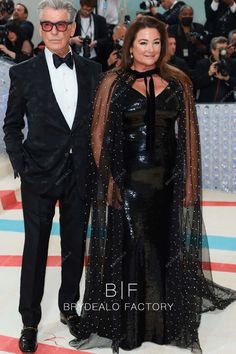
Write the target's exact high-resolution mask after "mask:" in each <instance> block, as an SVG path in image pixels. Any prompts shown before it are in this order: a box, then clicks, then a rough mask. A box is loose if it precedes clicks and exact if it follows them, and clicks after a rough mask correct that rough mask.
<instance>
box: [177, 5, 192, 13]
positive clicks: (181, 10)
mask: <svg viewBox="0 0 236 354" xmlns="http://www.w3.org/2000/svg"><path fill="white" fill-rule="evenodd" d="M185 9H191V10H192V11H193V14H194V10H193V8H192V6H190V5H183V6H181V8H180V10H179V15H181V14H182V12H183V11H184V10H185Z"/></svg>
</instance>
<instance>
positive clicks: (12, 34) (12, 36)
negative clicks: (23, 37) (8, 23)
mask: <svg viewBox="0 0 236 354" xmlns="http://www.w3.org/2000/svg"><path fill="white" fill-rule="evenodd" d="M7 38H8V39H9V41H11V42H15V41H16V40H17V34H16V33H15V32H11V31H8V34H7Z"/></svg>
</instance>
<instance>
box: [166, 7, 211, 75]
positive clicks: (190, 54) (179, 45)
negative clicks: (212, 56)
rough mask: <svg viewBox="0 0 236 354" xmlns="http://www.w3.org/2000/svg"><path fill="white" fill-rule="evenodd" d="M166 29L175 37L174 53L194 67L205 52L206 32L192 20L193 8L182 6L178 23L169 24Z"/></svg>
mask: <svg viewBox="0 0 236 354" xmlns="http://www.w3.org/2000/svg"><path fill="white" fill-rule="evenodd" d="M168 31H169V32H171V33H172V34H173V35H174V36H175V38H176V55H177V56H178V57H180V58H182V59H184V60H185V61H186V63H187V64H188V66H189V67H190V68H191V69H194V67H195V64H196V62H197V61H198V60H199V59H202V58H203V57H204V54H206V53H207V45H206V44H207V34H206V33H205V31H204V27H203V26H202V25H201V24H200V23H196V22H193V8H192V7H191V6H188V5H184V6H182V7H181V9H180V12H179V24H177V25H173V26H169V27H168Z"/></svg>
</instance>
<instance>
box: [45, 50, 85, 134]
mask: <svg viewBox="0 0 236 354" xmlns="http://www.w3.org/2000/svg"><path fill="white" fill-rule="evenodd" d="M52 55H53V53H52V52H50V51H49V50H48V49H47V48H45V57H46V61H47V65H48V70H49V74H50V79H51V84H52V90H53V92H54V95H55V97H56V100H57V103H58V105H59V107H60V109H61V112H62V114H63V116H64V118H65V120H66V122H67V124H68V126H69V127H70V129H71V128H72V125H73V122H74V119H75V112H76V107H77V100H78V82H77V75H76V70H75V64H74V66H73V70H71V69H70V68H69V67H68V66H67V65H66V64H65V63H63V64H61V65H60V66H59V68H57V69H56V67H55V66H54V63H53V57H52Z"/></svg>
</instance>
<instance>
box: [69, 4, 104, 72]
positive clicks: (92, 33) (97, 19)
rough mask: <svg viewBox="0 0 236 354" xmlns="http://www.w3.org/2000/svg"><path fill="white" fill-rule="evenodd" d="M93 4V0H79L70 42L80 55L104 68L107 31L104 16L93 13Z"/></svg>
mask: <svg viewBox="0 0 236 354" xmlns="http://www.w3.org/2000/svg"><path fill="white" fill-rule="evenodd" d="M95 6H96V1H95V0H80V10H79V11H78V13H77V16H76V23H77V27H76V31H75V36H74V38H72V39H71V44H72V45H73V48H74V49H75V50H76V51H77V52H79V54H80V55H82V56H84V57H86V58H90V59H92V60H94V61H96V62H98V63H100V64H102V66H103V69H104V68H105V67H106V59H107V55H106V53H107V50H106V47H107V44H108V31H107V24H106V20H105V18H104V17H102V16H99V15H95V14H94V13H93V10H94V8H95Z"/></svg>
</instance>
